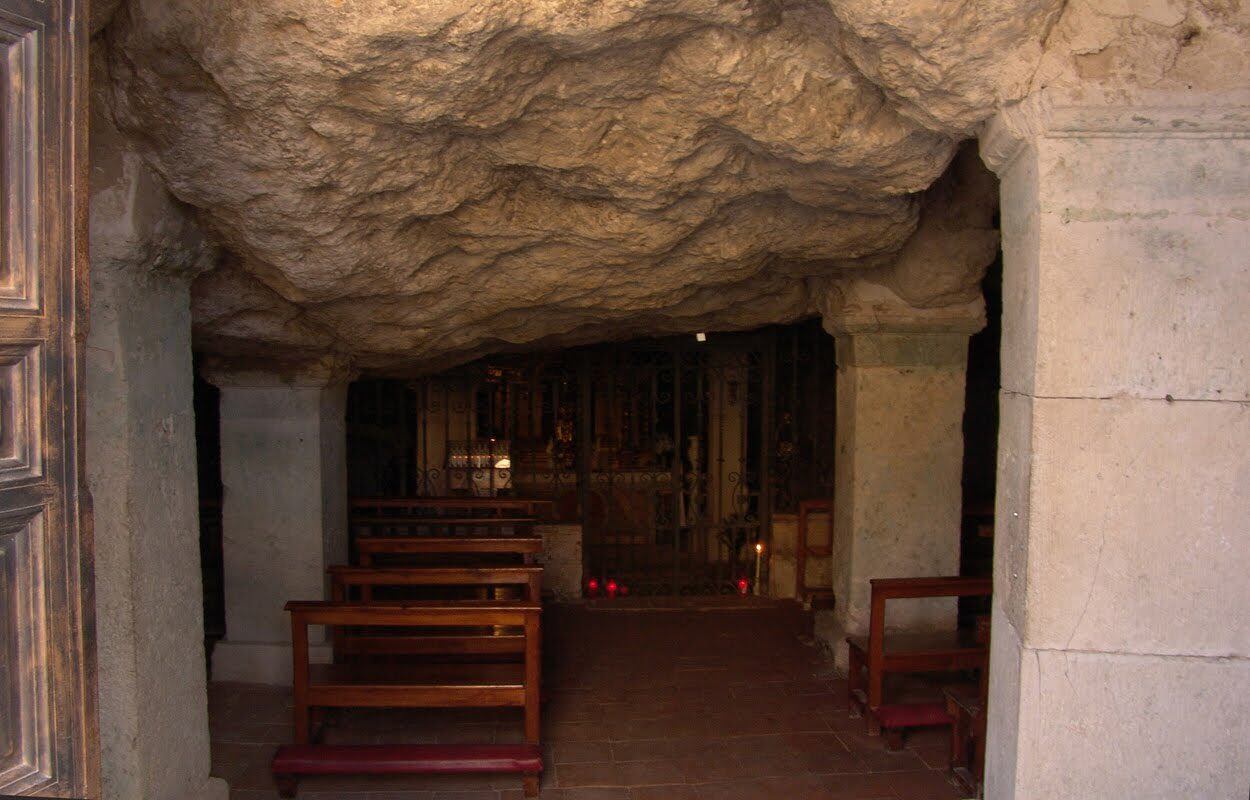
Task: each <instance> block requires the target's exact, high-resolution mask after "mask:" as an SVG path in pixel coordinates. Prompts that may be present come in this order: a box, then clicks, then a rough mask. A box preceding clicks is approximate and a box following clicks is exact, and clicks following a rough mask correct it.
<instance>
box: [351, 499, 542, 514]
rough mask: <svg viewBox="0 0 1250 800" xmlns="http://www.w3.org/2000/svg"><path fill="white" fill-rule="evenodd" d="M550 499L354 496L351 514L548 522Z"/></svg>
mask: <svg viewBox="0 0 1250 800" xmlns="http://www.w3.org/2000/svg"><path fill="white" fill-rule="evenodd" d="M554 510H555V502H554V501H552V500H540V499H538V498H525V497H354V498H352V500H351V513H352V514H353V515H355V514H363V515H374V516H381V515H384V514H401V515H408V516H416V515H418V514H421V513H425V514H428V515H429V516H437V515H449V516H464V517H486V516H495V517H502V516H523V517H540V518H543V519H550V518H551V516H552V513H553V511H554Z"/></svg>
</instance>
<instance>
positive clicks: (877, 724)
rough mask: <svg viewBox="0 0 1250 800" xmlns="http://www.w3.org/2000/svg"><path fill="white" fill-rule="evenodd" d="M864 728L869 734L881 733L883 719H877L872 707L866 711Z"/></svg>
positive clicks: (876, 734)
mask: <svg viewBox="0 0 1250 800" xmlns="http://www.w3.org/2000/svg"><path fill="white" fill-rule="evenodd" d="M864 730H865V731H866V732H867V733H868V735H869V736H880V735H881V720H879V719H877V715H876V714H874V713H873V712H872V709H867V710H865V711H864Z"/></svg>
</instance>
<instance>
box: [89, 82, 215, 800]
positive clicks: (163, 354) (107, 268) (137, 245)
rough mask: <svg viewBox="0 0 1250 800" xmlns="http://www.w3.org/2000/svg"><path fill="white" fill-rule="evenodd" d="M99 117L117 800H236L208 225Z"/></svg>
mask: <svg viewBox="0 0 1250 800" xmlns="http://www.w3.org/2000/svg"><path fill="white" fill-rule="evenodd" d="M98 103H99V99H98V98H93V104H92V111H93V114H92V119H91V330H90V334H89V336H88V338H87V349H86V391H85V394H84V398H83V400H84V408H85V423H86V438H85V447H86V479H87V485H88V487H89V489H90V491H91V496H92V498H93V501H94V510H93V515H92V516H93V519H94V529H95V582H96V636H95V639H96V645H97V659H98V672H97V685H98V693H99V703H100V726H99V728H100V751H101V759H100V761H101V764H100V766H101V786H102V792H103V794H102V797H103V798H104V800H210V799H217V800H225V797H226V795H227V794H228V792H229V787H227V785H226V783H225V782H224V781H222V780H220V779H217V778H210V777H209V775H208V771H209V764H210V760H209V743H208V702H207V695H206V692H205V685H204V684H205V681H204V615H203V607H202V599H203V595H202V592H201V588H200V548H199V508H198V491H197V485H196V469H195V421H194V416H193V410H192V402H191V383H192V374H193V373H192V367H191V306H190V291H189V287H190V282H191V279H192V277H193V276H194V275H195V274H196V272H197V271H199V270H201V269H203V268H205V267H207V266H210V265H211V251H210V250H209V249H208V248H206V247H205V245H204V242H203V239H202V238H201V237H200V235H199V233H198V231H197V230H196V229H195V227H194V225H193V224H192V223H191V222H190V221H189V218H187V217H186V216H185V215H184V213H183V212H182V210H181V209H180V208H179V207H178V206H177V204H176V203H175V202H174V201H173V199H172V198H171V197H170V196H169V195H168V193H167V192H166V191H165V189H164V187H162V186H161V185H160V182H159V180H158V179H157V178H156V176H155V175H153V174H152V173H151V172H150V171H149V170H148V169H147V168H146V167H145V166H144V165H143V162H142V161H141V159H140V158H139V155H138V154H137V153H135V152H133V151H131V150H129V149H127V146H126V145H125V143H124V142H123V141H122V139H121V137H120V135H119V134H118V133H117V131H116V130H115V129H114V128H113V126H112V124H111V122H110V120H109V118H108V116H107V114H104V113H101V108H100V106H99V105H98Z"/></svg>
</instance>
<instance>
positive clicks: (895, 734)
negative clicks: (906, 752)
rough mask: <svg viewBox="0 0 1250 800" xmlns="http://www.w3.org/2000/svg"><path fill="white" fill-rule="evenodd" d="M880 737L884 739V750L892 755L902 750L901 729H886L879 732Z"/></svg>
mask: <svg viewBox="0 0 1250 800" xmlns="http://www.w3.org/2000/svg"><path fill="white" fill-rule="evenodd" d="M881 735H882V737H883V738H884V739H885V749H886V750H889V751H890V752H892V753H897V752H898V751H899V750H902V749H903V729H902V728H886V729H885V730H883V731H881Z"/></svg>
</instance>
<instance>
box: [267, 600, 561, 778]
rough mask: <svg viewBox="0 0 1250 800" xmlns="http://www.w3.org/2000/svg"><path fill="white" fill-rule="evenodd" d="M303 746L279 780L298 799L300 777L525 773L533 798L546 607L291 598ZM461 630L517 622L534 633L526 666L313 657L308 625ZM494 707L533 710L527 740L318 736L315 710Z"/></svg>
mask: <svg viewBox="0 0 1250 800" xmlns="http://www.w3.org/2000/svg"><path fill="white" fill-rule="evenodd" d="M286 610H287V611H289V612H290V614H291V642H292V648H291V649H292V660H293V666H294V707H295V708H294V710H295V744H293V745H285V746H283V747H280V748H278V752H277V754H276V755H275V756H274V758H273V764H272V768H273V774H274V780H275V782H276V783H277V785H278V790H279V793H280V794H281V795H282V796H283V797H294V796H295V793H296V790H297V785H298V779H299V777H300V776H301V775H344V774H391V775H393V774H411V775H431V774H444V773H447V772H470V773H482V772H489V773H520V774H521V775H522V779H523V787H524V790H525V796H526V797H534V796H536V795H537V794H538V776H539V774H540V773H541V772H542V751H541V748H540V746H539V685H540V681H541V661H540V658H541V654H540V644H541V636H542V630H541V615H542V607H541V606H540V605H539V604H538V603H533V602H529V601H519V602H508V601H504V602H500V601H465V602H459V603H447V602H444V601H435V602H412V603H354V602H334V601H329V602H324V601H306V602H300V601H292V602H289V603H287V604H286ZM310 625H325V626H328V627H340V626H350V627H353V628H358V629H359V628H368V627H409V628H411V627H421V628H442V627H449V628H462V627H489V626H508V627H518V628H521V629H523V630H524V632H525V648H524V649H525V652H524V662H523V663H519V664H511V663H504V664H402V665H392V664H385V665H374V664H309V661H308V626H310ZM363 707H390V708H455V707H470V708H491V707H511V708H520V709H523V711H524V719H525V743H524V744H523V745H495V744H448V745H323V744H315V743H314V742H315V740H316V738H317V737H316V734H317V731H314V730H313V717H314V712H315V711H319V710H321V709H324V708H363Z"/></svg>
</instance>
